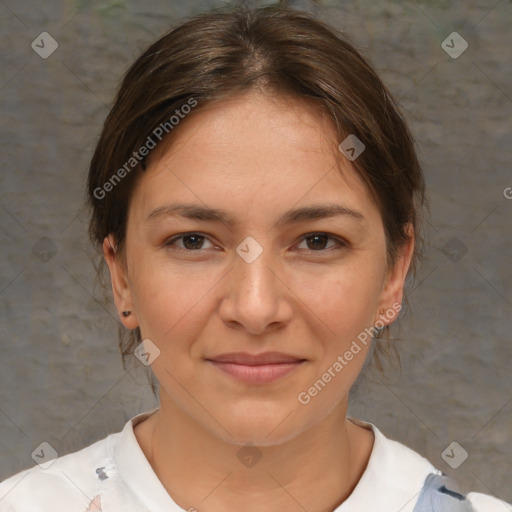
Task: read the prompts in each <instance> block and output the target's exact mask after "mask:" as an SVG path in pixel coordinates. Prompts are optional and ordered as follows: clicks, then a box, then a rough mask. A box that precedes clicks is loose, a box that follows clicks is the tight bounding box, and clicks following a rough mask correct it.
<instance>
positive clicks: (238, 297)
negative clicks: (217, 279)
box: [219, 249, 293, 335]
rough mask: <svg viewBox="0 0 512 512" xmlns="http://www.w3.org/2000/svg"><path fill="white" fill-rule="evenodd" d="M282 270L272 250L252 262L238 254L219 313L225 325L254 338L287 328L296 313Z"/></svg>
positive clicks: (235, 256) (228, 276) (229, 274)
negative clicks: (294, 312) (254, 336)
mask: <svg viewBox="0 0 512 512" xmlns="http://www.w3.org/2000/svg"><path fill="white" fill-rule="evenodd" d="M240 254H242V255H243V253H242V252H241V253H240ZM280 268H281V266H280V265H279V262H278V260H277V258H275V257H273V256H272V253H271V251H270V250H265V249H264V250H263V251H262V252H261V254H260V255H259V256H258V257H257V258H256V259H255V260H253V261H251V259H250V258H249V259H245V258H244V257H243V256H240V255H239V254H238V253H236V254H235V255H234V263H233V267H232V269H231V272H229V273H228V275H227V281H226V288H225V290H226V292H225V296H224V297H223V300H222V302H221V305H220V310H219V313H220V316H221V318H222V320H223V322H224V323H225V324H226V325H228V326H229V327H231V328H234V329H239V330H244V331H246V332H248V333H250V334H254V335H258V334H264V333H266V332H270V331H274V330H276V329H279V328H282V327H283V326H284V325H286V324H287V323H288V322H289V321H290V318H291V317H292V313H293V309H292V305H291V303H290V296H289V293H290V292H289V289H288V287H287V286H286V283H285V279H284V276H283V275H282V274H283V273H282V270H281V271H280V270H279V269H280ZM280 274H281V275H280Z"/></svg>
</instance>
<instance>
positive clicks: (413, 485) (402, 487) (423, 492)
mask: <svg viewBox="0 0 512 512" xmlns="http://www.w3.org/2000/svg"><path fill="white" fill-rule="evenodd" d="M351 421H353V422H354V423H356V424H359V425H360V426H363V427H365V428H371V429H372V430H373V433H374V435H375V442H374V447H373V451H372V454H371V456H370V459H369V462H368V465H367V468H366V470H365V473H364V474H363V477H362V478H361V481H360V482H359V484H358V486H356V488H355V490H354V493H353V495H352V496H351V497H350V498H349V500H347V501H348V502H349V503H350V505H351V506H350V507H347V510H352V505H357V507H355V508H354V510H357V509H361V510H371V509H374V508H375V506H376V505H377V504H379V510H381V511H388V510H389V511H396V510H401V511H402V512H448V511H450V512H512V505H511V504H508V503H506V502H505V501H502V500H500V499H498V498H495V497H493V496H489V495H487V494H481V493H476V492H470V493H469V494H467V495H462V494H460V493H459V492H458V487H457V485H456V481H455V482H454V481H453V480H452V479H451V478H449V477H447V476H446V475H445V474H444V473H443V472H442V471H440V470H439V469H437V468H436V467H435V466H434V465H433V464H432V463H431V462H430V461H429V460H428V459H426V458H425V457H423V456H422V455H420V454H419V453H417V452H416V451H414V450H412V449H411V448H409V447H407V446H406V445H404V444H402V443H400V442H398V441H395V440H392V439H390V438H388V437H386V436H385V435H384V434H383V433H382V432H381V431H380V430H379V429H378V428H377V427H376V426H375V425H374V424H372V423H369V422H365V421H362V420H356V419H353V418H351ZM343 510H344V509H343Z"/></svg>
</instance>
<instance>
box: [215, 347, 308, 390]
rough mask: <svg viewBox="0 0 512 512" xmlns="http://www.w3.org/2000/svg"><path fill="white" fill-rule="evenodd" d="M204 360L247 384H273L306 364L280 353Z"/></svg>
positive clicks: (226, 356) (303, 360) (239, 355)
mask: <svg viewBox="0 0 512 512" xmlns="http://www.w3.org/2000/svg"><path fill="white" fill-rule="evenodd" d="M206 360H207V361H208V362H209V363H211V364H212V365H213V366H215V367H216V368H218V369H219V370H221V371H222V372H224V373H226V374H228V375H230V376H232V377H234V378H235V379H237V380H239V381H242V382H245V383H247V384H265V383H268V382H274V381H276V380H278V379H281V378H283V377H285V376H287V375H289V374H291V373H292V372H294V371H295V370H297V369H298V368H299V367H300V366H302V364H303V363H305V362H306V359H302V358H298V357H295V356H290V355H288V354H283V353H280V352H264V353H262V354H256V355H251V354H247V353H244V352H233V353H230V354H222V355H220V356H215V357H213V358H209V359H206Z"/></svg>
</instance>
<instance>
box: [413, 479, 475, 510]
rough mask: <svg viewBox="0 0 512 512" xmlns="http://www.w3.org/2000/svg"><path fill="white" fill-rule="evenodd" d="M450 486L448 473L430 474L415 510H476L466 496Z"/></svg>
mask: <svg viewBox="0 0 512 512" xmlns="http://www.w3.org/2000/svg"><path fill="white" fill-rule="evenodd" d="M450 487H451V485H450V480H449V479H448V477H447V476H446V475H444V474H443V475H436V474H434V473H432V474H430V475H428V476H427V478H426V480H425V483H424V484H423V489H422V490H421V492H420V495H419V498H418V501H417V502H416V506H415V507H414V510H413V512H475V509H474V508H473V507H472V506H471V503H470V502H469V501H468V500H467V499H466V497H465V496H463V495H462V494H459V493H458V492H456V491H452V490H450Z"/></svg>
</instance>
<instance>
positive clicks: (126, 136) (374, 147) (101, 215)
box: [88, 6, 426, 391]
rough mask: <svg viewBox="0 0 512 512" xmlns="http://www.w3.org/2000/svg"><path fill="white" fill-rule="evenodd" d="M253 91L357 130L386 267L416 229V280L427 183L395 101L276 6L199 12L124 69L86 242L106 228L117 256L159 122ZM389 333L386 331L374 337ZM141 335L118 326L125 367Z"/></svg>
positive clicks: (96, 167) (99, 163)
mask: <svg viewBox="0 0 512 512" xmlns="http://www.w3.org/2000/svg"><path fill="white" fill-rule="evenodd" d="M254 88H259V89H261V90H264V91H267V92H269V93H271V94H274V95H275V96H276V97H279V96H280V97H283V96H284V97H291V98H292V99H293V98H296V99H299V98H300V99H303V100H308V101H312V102H314V103H316V104H317V106H318V109H319V111H324V112H327V113H328V115H329V116H330V118H331V119H332V121H333V126H335V128H336V132H337V135H338V137H339V142H341V141H343V140H344V139H345V138H346V137H347V136H348V135H349V134H353V135H355V136H356V137H357V138H358V139H360V140H361V141H362V142H363V143H364V145H365V150H364V151H363V153H362V154H361V155H360V156H359V157H358V158H357V159H356V160H354V161H353V162H352V163H353V165H354V167H355V169H356V171H357V172H358V173H359V175H360V176H361V178H362V179H363V180H364V181H365V183H366V184H367V186H368V188H369V190H370V191H371V192H372V194H373V195H374V197H375V200H376V203H377V205H378V207H379V210H380V213H381V216H382V219H383V224H384V228H385V234H386V246H387V256H388V261H389V264H390V265H392V264H393V263H394V262H395V260H396V256H397V254H398V251H399V250H400V248H401V247H402V246H403V244H404V243H405V242H407V241H408V238H409V234H408V233H407V232H406V230H405V228H406V226H407V224H411V225H412V226H413V228H414V233H415V238H416V245H415V254H414V255H413V260H412V263H411V269H410V273H411V274H413V275H414V274H415V272H416V263H417V260H418V258H419V257H420V255H421V244H422V236H421V233H420V231H421V225H420V217H421V208H422V207H423V206H424V205H425V204H426V200H425V184H424V180H423V175H422V172H421V168H420V165H419V162H418V159H417V155H416V152H415V148H414V142H413V139H412V137H411V134H410V132H409V129H408V127H407V125H406V122H405V121H404V118H403V117H402V115H401V114H400V112H399V110H398V107H397V105H396V102H395V101H394V99H393V98H392V96H391V94H390V93H389V91H388V90H387V88H386V87H385V86H384V84H383V83H382V82H381V80H380V79H379V77H378V76H377V74H376V73H375V71H374V70H373V69H372V67H371V65H370V64H369V63H368V61H367V60H366V59H365V58H364V57H363V56H362V55H361V54H360V53H359V52H358V51H357V50H356V49H355V48H354V47H353V46H352V45H351V44H350V43H349V42H347V41H346V39H345V38H344V37H343V36H342V35H341V34H339V33H337V32H336V31H335V29H333V28H330V27H328V26H327V25H326V24H324V23H322V22H320V21H318V20H315V19H314V18H313V16H312V15H311V14H309V13H306V12H301V11H296V10H291V9H288V8H283V7H277V6H271V7H263V8H259V9H250V8H247V7H243V6H242V7H240V6H238V7H237V6H225V7H223V8H220V9H216V10H213V11H210V12H208V13H202V14H199V15H197V16H195V17H193V18H191V19H189V20H188V21H186V22H184V23H181V24H180V25H179V26H177V27H176V28H174V29H173V30H171V31H170V32H168V33H167V34H166V35H164V36H163V37H161V38H160V39H159V40H158V41H156V42H155V43H154V44H152V45H151V46H150V47H149V48H148V49H147V50H146V51H145V52H144V53H143V54H142V55H141V56H140V57H139V58H138V59H137V60H136V61H135V63H133V65H132V66H131V67H130V68H129V69H128V71H127V73H126V75H125V77H124V79H123V81H122V83H121V86H120V88H119V91H118V93H117V96H116V99H115V103H114V106H113V107H112V110H111V111H110V113H109V114H108V116H107V118H106V121H105V124H104V126H103V131H102V133H101V136H100V139H99V141H98V144H97V147H96V150H95V152H94V155H93V158H92V161H91V165H90V170H89V177H88V203H89V205H90V207H91V219H90V226H89V233H90V237H91V240H92V241H93V243H94V244H95V245H96V246H97V247H101V244H102V242H103V240H104V238H105V237H106V236H107V235H109V234H112V235H113V236H114V238H115V240H116V242H117V244H118V249H119V250H120V251H122V248H123V242H124V239H125V231H126V219H127V213H128V207H129V201H130V194H131V193H132V191H133V189H134V185H135V182H136V179H137V176H140V174H141V172H144V168H145V166H144V158H142V157H141V158H139V157H140V155H139V154H138V151H139V149H140V148H142V147H144V146H145V145H146V146H147V143H148V137H151V136H152V134H154V132H155V129H156V128H157V127H159V126H160V127H162V126H166V127H167V129H166V132H167V131H168V132H169V133H170V135H169V137H172V132H171V131H170V129H172V128H171V127H170V123H169V120H170V118H171V116H173V115H175V114H178V113H179V112H181V109H182V107H183V105H186V104H187V103H188V104H189V105H192V102H191V99H192V101H194V102H197V103H195V105H197V106H196V107H195V109H194V112H199V111H200V110H201V108H204V107H205V106H206V105H210V104H212V103H213V102H218V101H222V100H223V99H226V98H228V97H231V96H234V95H236V94H239V93H243V92H248V91H250V90H251V89H254ZM178 111H179V112H178ZM166 123H167V124H166ZM153 138H154V137H153ZM141 153H142V152H141ZM144 153H145V152H144ZM134 155H137V157H136V158H135V156H134ZM339 155H340V158H344V156H343V155H342V153H341V152H339ZM139 160H140V161H139ZM128 162H129V164H128V165H127V163H128ZM388 334H389V331H388V327H386V328H384V330H383V331H382V332H381V333H379V335H378V336H377V337H383V336H387V335H388ZM140 341H141V336H140V330H139V329H138V328H137V329H135V330H133V331H127V330H125V329H124V328H123V327H121V328H120V340H119V346H120V349H121V353H122V355H123V362H124V363H125V362H126V357H127V356H128V354H131V353H132V352H133V349H134V348H135V346H136V344H138V343H139V342H140ZM378 345H379V346H378V347H376V354H377V365H378V366H379V368H381V365H380V362H379V360H378V352H379V351H381V352H386V351H388V353H389V346H388V344H381V343H379V344H378ZM391 349H392V350H393V351H395V349H394V346H391ZM395 353H396V351H395ZM153 391H154V386H153Z"/></svg>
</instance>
